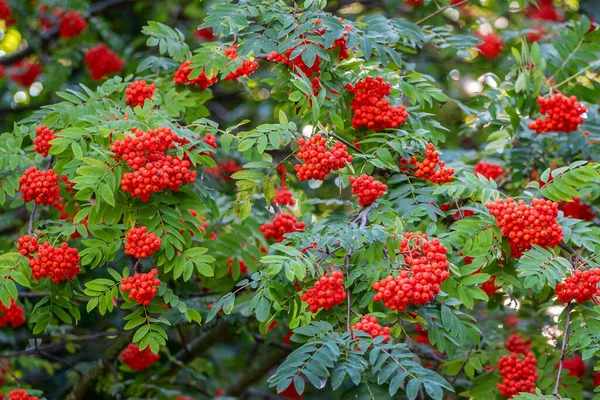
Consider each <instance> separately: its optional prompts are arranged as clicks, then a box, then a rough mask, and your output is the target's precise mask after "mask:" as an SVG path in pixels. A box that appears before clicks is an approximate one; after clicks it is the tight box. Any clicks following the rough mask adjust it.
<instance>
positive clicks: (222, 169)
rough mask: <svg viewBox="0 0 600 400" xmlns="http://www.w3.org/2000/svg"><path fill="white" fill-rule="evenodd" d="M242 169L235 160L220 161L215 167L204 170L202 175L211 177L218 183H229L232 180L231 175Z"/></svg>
mask: <svg viewBox="0 0 600 400" xmlns="http://www.w3.org/2000/svg"><path fill="white" fill-rule="evenodd" d="M242 169H243V168H242V167H240V166H239V165H238V164H237V163H236V162H235V160H222V161H219V162H218V163H217V166H216V167H214V168H206V169H205V170H204V173H205V174H208V175H212V176H213V177H214V178H215V179H216V180H218V181H220V182H231V181H232V180H233V178H232V177H231V175H233V174H235V173H236V172H238V171H241V170H242Z"/></svg>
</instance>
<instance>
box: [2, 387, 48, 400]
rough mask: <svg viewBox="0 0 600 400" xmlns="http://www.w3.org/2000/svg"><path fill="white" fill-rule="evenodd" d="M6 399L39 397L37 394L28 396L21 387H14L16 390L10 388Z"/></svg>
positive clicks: (34, 398)
mask: <svg viewBox="0 0 600 400" xmlns="http://www.w3.org/2000/svg"><path fill="white" fill-rule="evenodd" d="M7 400H40V398H39V397H37V396H30V395H29V394H28V393H27V392H26V391H24V390H23V389H16V390H11V391H10V392H9V393H8V399H7Z"/></svg>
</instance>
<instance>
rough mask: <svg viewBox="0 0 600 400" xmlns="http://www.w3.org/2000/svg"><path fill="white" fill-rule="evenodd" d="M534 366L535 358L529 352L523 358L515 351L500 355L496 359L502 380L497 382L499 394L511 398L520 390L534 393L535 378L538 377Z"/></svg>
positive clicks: (520, 391) (535, 364) (535, 363)
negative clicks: (507, 354) (498, 358)
mask: <svg viewBox="0 0 600 400" xmlns="http://www.w3.org/2000/svg"><path fill="white" fill-rule="evenodd" d="M536 366H537V360H536V359H535V356H534V355H533V353H531V352H529V353H527V354H526V355H525V356H524V357H523V358H520V357H519V355H517V354H516V353H511V354H510V356H502V357H500V360H498V370H499V371H500V376H501V377H502V381H501V382H500V383H499V384H498V389H499V390H500V394H501V395H502V396H505V397H508V398H512V397H513V396H515V395H517V394H519V393H522V392H525V393H535V380H536V379H537V378H538V377H539V375H538V374H537V373H536Z"/></svg>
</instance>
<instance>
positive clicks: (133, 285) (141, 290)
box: [121, 268, 160, 306]
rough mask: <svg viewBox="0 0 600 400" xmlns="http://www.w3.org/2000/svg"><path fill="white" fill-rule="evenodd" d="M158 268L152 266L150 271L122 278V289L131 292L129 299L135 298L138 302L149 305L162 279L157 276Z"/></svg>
mask: <svg viewBox="0 0 600 400" xmlns="http://www.w3.org/2000/svg"><path fill="white" fill-rule="evenodd" d="M156 275H158V270H157V269H156V268H152V270H151V271H150V272H148V273H147V274H146V273H143V274H134V275H133V276H130V277H127V278H123V279H122V280H121V291H122V292H129V296H128V298H129V300H135V301H136V303H138V304H143V305H145V306H147V305H148V304H150V302H151V301H152V299H153V298H154V296H155V295H156V292H157V289H156V288H157V287H158V286H159V285H160V279H158V278H156Z"/></svg>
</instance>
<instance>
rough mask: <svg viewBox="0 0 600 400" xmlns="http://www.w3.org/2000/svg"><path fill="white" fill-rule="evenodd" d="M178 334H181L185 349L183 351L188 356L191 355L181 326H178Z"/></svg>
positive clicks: (182, 344)
mask: <svg viewBox="0 0 600 400" xmlns="http://www.w3.org/2000/svg"><path fill="white" fill-rule="evenodd" d="M176 326H177V332H179V338H180V339H181V346H182V347H183V351H184V353H185V354H186V355H188V356H189V355H190V354H189V353H190V349H189V348H188V344H187V340H186V339H185V336H184V335H183V331H182V330H181V324H177V325H176Z"/></svg>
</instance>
